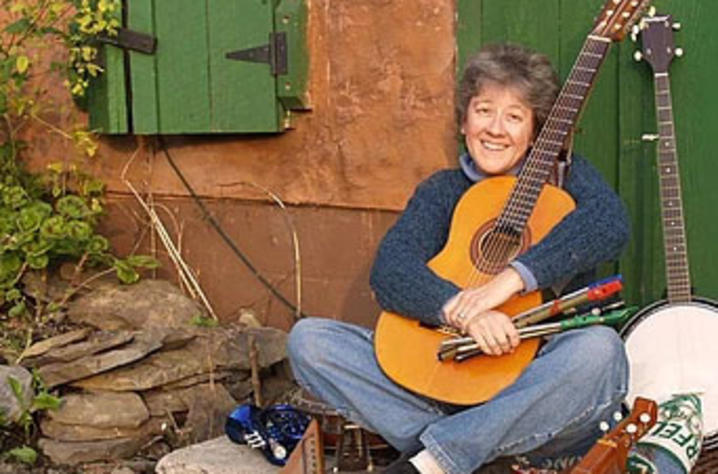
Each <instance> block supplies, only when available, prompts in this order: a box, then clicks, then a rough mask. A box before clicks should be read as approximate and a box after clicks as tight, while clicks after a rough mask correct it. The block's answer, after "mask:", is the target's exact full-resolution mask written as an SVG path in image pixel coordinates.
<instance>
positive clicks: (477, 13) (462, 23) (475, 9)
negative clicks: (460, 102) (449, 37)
mask: <svg viewBox="0 0 718 474" xmlns="http://www.w3.org/2000/svg"><path fill="white" fill-rule="evenodd" d="M483 3H484V0H458V1H457V2H456V44H457V53H458V58H457V61H456V71H457V73H456V76H457V77H460V76H461V71H462V70H463V67H464V63H465V62H466V57H467V56H468V55H470V54H471V53H472V52H474V51H477V50H478V49H479V48H480V47H481V18H482V16H481V9H482V6H483Z"/></svg>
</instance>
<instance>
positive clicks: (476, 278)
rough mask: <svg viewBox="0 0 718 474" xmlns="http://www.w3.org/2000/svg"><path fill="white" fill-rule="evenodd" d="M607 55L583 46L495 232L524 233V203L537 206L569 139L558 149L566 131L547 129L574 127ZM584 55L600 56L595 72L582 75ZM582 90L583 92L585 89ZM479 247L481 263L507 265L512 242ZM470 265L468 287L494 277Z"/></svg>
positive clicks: (587, 43) (589, 43)
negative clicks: (500, 228)
mask: <svg viewBox="0 0 718 474" xmlns="http://www.w3.org/2000/svg"><path fill="white" fill-rule="evenodd" d="M594 46H603V47H604V48H605V49H603V50H602V49H601V48H600V47H599V48H595V47H594ZM607 51H608V44H606V43H603V42H600V41H596V40H592V39H591V38H587V39H586V41H585V42H584V44H583V46H582V48H581V51H580V53H579V56H578V57H577V59H576V61H575V62H574V66H573V67H572V69H571V72H570V73H569V76H568V79H567V81H566V83H565V84H564V86H563V88H562V91H561V92H560V93H559V96H558V98H557V100H556V102H555V104H554V105H553V107H552V109H551V111H550V112H549V116H548V118H547V119H546V122H545V123H544V125H543V127H542V130H541V131H540V132H539V135H538V137H537V140H536V142H535V143H534V147H533V150H532V151H531V153H530V154H529V156H528V158H527V162H526V164H525V165H524V167H523V169H522V171H521V173H520V174H519V177H518V181H517V182H516V184H515V185H514V188H513V189H512V191H511V193H510V194H509V199H508V202H507V205H506V206H505V208H504V209H503V210H502V212H501V213H500V214H499V217H498V218H497V219H496V221H495V223H494V227H493V228H494V229H496V228H497V227H498V226H499V225H506V224H509V225H512V226H513V225H514V224H515V225H519V227H520V229H521V230H522V231H523V230H524V229H525V225H526V222H527V221H528V218H529V217H530V215H531V212H529V214H528V215H523V214H522V212H521V211H522V210H524V209H525V207H526V204H525V202H532V201H533V204H534V205H535V201H536V200H537V198H538V195H539V194H540V192H541V190H542V188H543V185H544V184H545V182H546V180H547V178H548V176H549V174H550V169H549V166H550V165H551V164H552V162H553V161H554V160H555V158H556V156H557V154H558V153H560V151H561V148H562V146H563V143H564V141H563V140H565V138H566V136H567V135H568V133H566V134H564V135H563V136H562V137H560V138H561V139H562V141H561V145H559V146H558V147H556V145H555V142H556V140H555V138H556V137H555V135H556V134H559V133H558V132H559V131H561V130H563V129H565V128H566V127H560V126H558V127H557V128H554V127H549V128H547V126H549V125H557V124H559V123H560V122H564V123H565V121H567V120H570V121H571V122H572V124H571V125H572V126H573V125H574V124H575V119H576V117H577V116H578V113H579V111H580V109H581V107H580V106H581V105H583V103H584V102H585V98H586V96H587V95H588V92H589V90H590V84H591V83H592V82H593V79H594V78H595V76H596V75H597V72H598V68H599V66H600V65H601V62H602V61H603V58H604V57H605V54H606V52H607ZM585 53H590V54H592V55H598V56H600V58H598V61H596V64H595V65H594V66H595V67H594V68H593V69H594V71H593V72H582V71H581V70H579V69H578V67H579V64H580V63H581V62H583V63H584V64H585V63H589V64H588V65H589V66H591V65H592V64H590V61H588V60H586V59H585V58H582V57H583V56H584V55H585ZM585 76H588V77H585ZM580 84H588V85H587V86H586V87H585V90H584V91H579V90H576V89H577V88H578V86H579V85H580ZM581 87H582V88H583V86H581ZM577 93H580V96H581V97H582V98H581V99H580V103H579V104H578V105H579V107H578V108H576V107H570V103H568V102H570V101H571V100H576V99H571V98H569V96H571V97H574V96H578V95H579V94H577ZM562 109H563V110H566V111H567V112H561V110H562ZM572 109H576V111H575V112H571V110H572ZM569 129H570V127H569ZM552 145H553V146H552ZM551 148H557V150H552V149H551ZM547 156H552V157H553V159H552V160H551V162H549V160H547V159H546V157H547ZM536 183H540V185H539V186H536ZM532 211H533V208H532ZM522 221H523V222H522ZM522 235H523V232H522V233H521V234H520V235H519V239H521V238H522ZM519 242H520V240H519ZM480 244H481V241H480V240H479V239H477V240H476V241H474V239H472V241H471V245H477V246H479V248H477V249H475V248H472V249H471V252H470V253H475V254H476V255H478V258H479V259H481V258H482V255H486V260H488V261H489V262H495V261H505V260H506V257H507V253H508V251H509V250H510V249H511V246H512V242H511V241H510V239H506V240H505V239H491V241H489V242H488V244H489V245H488V247H486V249H485V252H482V251H481V250H482V249H481V247H480ZM474 250H476V252H474ZM501 257H503V258H501ZM479 261H480V260H479ZM471 263H472V265H471V267H472V269H471V271H470V274H469V276H468V278H467V280H468V285H467V287H473V286H475V285H477V284H483V283H485V282H486V281H488V279H489V278H491V277H492V276H493V275H492V274H490V273H483V272H481V271H480V270H479V269H478V268H477V266H476V265H475V264H474V262H473V260H472V261H471ZM506 263H508V262H506ZM490 268H491V265H490Z"/></svg>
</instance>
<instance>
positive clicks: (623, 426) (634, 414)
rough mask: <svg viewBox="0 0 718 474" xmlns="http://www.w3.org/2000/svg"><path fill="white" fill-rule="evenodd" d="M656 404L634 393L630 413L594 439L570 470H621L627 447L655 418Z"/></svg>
mask: <svg viewBox="0 0 718 474" xmlns="http://www.w3.org/2000/svg"><path fill="white" fill-rule="evenodd" d="M657 417H658V405H657V404H656V402H654V401H653V400H648V399H646V398H641V397H638V398H636V400H635V401H634V403H633V409H632V410H631V413H630V414H629V415H628V416H627V417H626V418H624V419H623V420H622V421H621V422H620V423H619V424H618V425H617V426H616V427H615V428H614V429H613V430H611V432H609V433H607V434H606V435H604V436H603V437H602V438H601V439H599V440H598V442H596V444H595V445H594V447H593V448H591V450H590V451H589V452H588V453H587V454H586V455H585V456H584V457H583V459H581V462H580V463H578V465H576V466H574V467H573V468H571V470H570V471H569V472H570V473H571V474H589V473H595V472H616V473H619V472H625V466H626V461H627V459H628V452H629V451H630V450H631V447H632V446H633V445H634V444H635V443H636V441H638V440H639V439H640V438H641V436H643V435H644V434H645V433H646V432H647V431H648V430H649V429H651V427H652V426H653V424H654V423H655V422H656V418H657Z"/></svg>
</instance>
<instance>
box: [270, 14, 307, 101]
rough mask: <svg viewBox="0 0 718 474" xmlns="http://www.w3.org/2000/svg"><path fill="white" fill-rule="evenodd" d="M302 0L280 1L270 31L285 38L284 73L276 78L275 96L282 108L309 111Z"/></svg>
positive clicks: (304, 22)
mask: <svg viewBox="0 0 718 474" xmlns="http://www.w3.org/2000/svg"><path fill="white" fill-rule="evenodd" d="M308 10H309V8H308V5H307V2H306V0H281V1H280V2H279V4H278V5H277V7H276V8H275V10H274V31H275V32H277V33H279V32H284V33H285V34H286V35H287V54H288V70H287V74H281V75H279V76H278V77H277V97H278V98H279V100H280V101H281V102H282V105H283V106H284V108H285V109H294V110H306V109H309V108H310V97H309V94H308V87H309V49H308V43H307V21H308V16H309V11H308Z"/></svg>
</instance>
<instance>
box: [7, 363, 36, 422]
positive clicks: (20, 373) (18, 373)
mask: <svg viewBox="0 0 718 474" xmlns="http://www.w3.org/2000/svg"><path fill="white" fill-rule="evenodd" d="M8 377H13V378H14V379H15V380H17V381H18V382H19V383H20V388H21V391H22V395H21V399H20V400H18V397H17V395H16V394H15V392H14V391H13V390H12V387H11V386H10V382H9V381H8ZM33 396H34V392H33V389H32V375H31V374H30V372H28V371H27V370H26V369H25V368H23V367H20V366H18V365H12V366H10V365H0V419H3V420H7V421H10V422H13V423H14V422H16V421H17V420H18V419H19V418H20V415H21V414H22V412H23V409H24V408H28V407H29V406H30V404H31V403H32V399H33Z"/></svg>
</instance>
